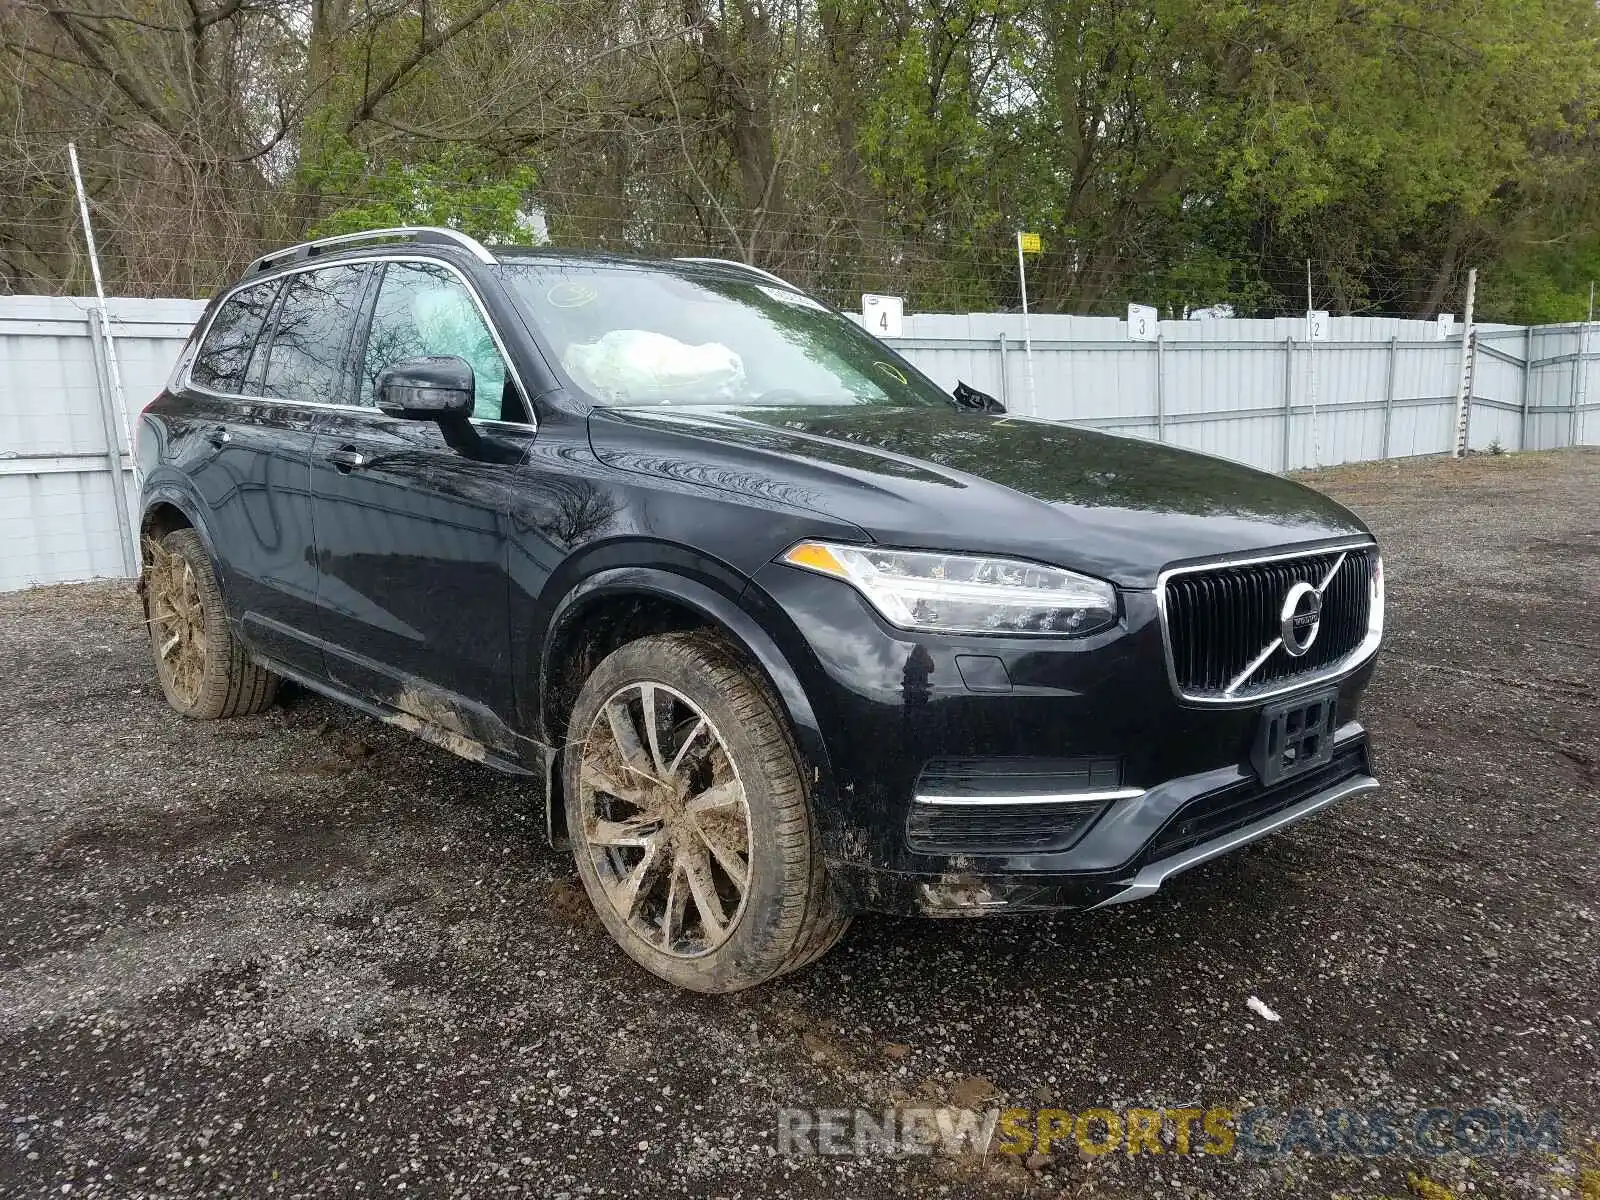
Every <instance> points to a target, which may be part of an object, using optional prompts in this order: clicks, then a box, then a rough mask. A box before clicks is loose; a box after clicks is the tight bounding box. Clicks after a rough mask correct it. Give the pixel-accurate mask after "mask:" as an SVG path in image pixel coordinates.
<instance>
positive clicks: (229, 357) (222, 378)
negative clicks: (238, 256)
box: [189, 280, 278, 395]
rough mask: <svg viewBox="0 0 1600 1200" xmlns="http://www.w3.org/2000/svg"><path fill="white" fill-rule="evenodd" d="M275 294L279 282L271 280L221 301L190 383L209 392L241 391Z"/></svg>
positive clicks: (234, 392)
mask: <svg viewBox="0 0 1600 1200" xmlns="http://www.w3.org/2000/svg"><path fill="white" fill-rule="evenodd" d="M277 292H278V281H277V280H272V281H270V282H267V283H258V284H256V285H255V286H253V287H247V288H245V289H244V290H242V291H239V292H235V293H234V294H233V295H232V296H230V297H228V299H226V300H224V301H223V302H222V307H221V308H219V309H218V310H217V315H216V317H215V318H213V320H212V322H211V326H210V328H209V329H207V330H206V337H205V341H203V342H201V343H200V352H199V353H198V354H196V355H195V359H194V366H193V367H192V368H191V369H190V371H189V380H190V382H191V383H193V384H194V385H195V386H197V387H203V388H205V389H207V390H208V391H212V392H226V393H229V394H233V395H238V394H241V393H242V392H243V391H244V379H245V372H246V370H247V369H248V368H249V366H250V355H251V352H252V351H253V350H254V349H255V347H256V342H257V340H258V339H259V337H260V334H261V326H262V323H263V322H264V321H265V320H266V317H267V312H268V311H269V310H270V309H271V308H272V300H273V297H274V296H276V295H277Z"/></svg>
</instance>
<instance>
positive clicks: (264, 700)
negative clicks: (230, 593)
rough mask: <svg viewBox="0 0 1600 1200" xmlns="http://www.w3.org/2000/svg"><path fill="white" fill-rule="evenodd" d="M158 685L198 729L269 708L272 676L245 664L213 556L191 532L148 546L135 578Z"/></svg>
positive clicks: (274, 687) (147, 541) (274, 683)
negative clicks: (197, 723) (205, 723)
mask: <svg viewBox="0 0 1600 1200" xmlns="http://www.w3.org/2000/svg"><path fill="white" fill-rule="evenodd" d="M139 590H140V592H141V593H142V594H143V596H144V615H145V624H146V627H147V628H148V629H149V630H150V652H151V654H152V656H153V657H154V659H155V667H156V679H157V680H158V681H159V682H160V684H161V691H162V693H163V694H164V695H165V696H166V698H167V703H168V704H170V705H171V706H172V707H173V709H175V710H176V711H177V712H179V713H182V714H183V715H184V716H186V717H193V718H194V719H195V720H198V721H215V720H217V719H218V718H220V717H245V716H249V715H250V714H252V713H258V712H260V711H261V710H262V709H264V708H266V707H267V706H268V705H270V704H271V703H272V700H273V697H274V696H276V695H277V692H278V676H276V675H274V674H273V673H272V672H271V671H269V670H267V669H266V668H265V667H263V666H259V665H257V664H256V663H254V662H252V661H251V660H250V657H249V655H248V654H247V653H246V652H245V648H244V645H243V644H242V643H241V642H240V641H239V639H238V638H236V637H235V636H234V634H233V629H232V627H231V626H230V625H229V624H228V612H227V609H226V608H225V607H224V606H223V603H222V589H221V588H219V587H218V586H217V576H216V573H215V572H214V571H213V570H212V569H211V556H210V555H209V554H207V553H206V548H205V544H204V543H203V542H201V540H200V535H199V534H197V533H196V532H195V531H194V530H193V529H175V530H173V531H172V532H171V533H169V534H167V535H166V537H164V538H162V539H161V540H160V541H156V540H155V539H154V538H146V539H145V543H144V570H143V572H142V574H141V576H140V589H139Z"/></svg>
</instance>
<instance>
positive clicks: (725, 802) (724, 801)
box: [683, 779, 744, 815]
mask: <svg viewBox="0 0 1600 1200" xmlns="http://www.w3.org/2000/svg"><path fill="white" fill-rule="evenodd" d="M743 801H744V784H742V783H740V782H739V781H738V780H737V779H725V780H723V781H722V782H721V783H717V784H713V785H712V786H711V787H708V788H707V789H706V790H705V791H703V792H701V793H700V794H699V795H698V796H694V797H692V798H691V799H690V800H689V801H688V802H687V803H686V804H684V806H683V810H684V811H685V812H687V813H690V814H691V815H699V814H700V813H703V812H709V811H710V810H711V809H714V808H727V807H728V806H729V805H731V804H740V803H742V802H743Z"/></svg>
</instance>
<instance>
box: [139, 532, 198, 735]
mask: <svg viewBox="0 0 1600 1200" xmlns="http://www.w3.org/2000/svg"><path fill="white" fill-rule="evenodd" d="M144 550H145V585H144V586H145V603H146V605H147V606H148V607H149V611H150V642H151V645H152V646H153V647H154V649H155V657H156V671H157V673H158V674H160V676H161V682H162V684H163V685H164V686H165V687H166V689H167V691H168V692H170V693H171V694H172V695H173V696H174V697H175V698H176V699H177V700H179V701H180V702H181V703H182V704H183V705H184V706H185V707H189V708H192V707H194V704H195V701H197V700H198V699H199V698H200V689H201V687H202V686H204V684H205V677H206V610H205V605H204V604H202V603H201V600H200V583H199V581H198V580H197V579H196V578H195V574H194V568H193V567H192V566H191V565H190V564H189V560H188V559H186V558H184V557H183V556H182V555H181V554H174V553H172V552H171V551H169V550H168V549H167V548H166V547H165V546H164V545H162V544H161V543H160V542H156V541H153V540H150V541H146V542H145V547H144Z"/></svg>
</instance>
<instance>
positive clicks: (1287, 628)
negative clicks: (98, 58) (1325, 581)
mask: <svg viewBox="0 0 1600 1200" xmlns="http://www.w3.org/2000/svg"><path fill="white" fill-rule="evenodd" d="M1321 626H1322V593H1321V592H1319V591H1317V589H1316V588H1315V587H1313V586H1312V585H1311V584H1309V583H1297V584H1295V585H1294V586H1293V587H1292V588H1290V589H1289V593H1288V595H1286V596H1284V598H1283V611H1282V613H1280V614H1279V623H1278V632H1279V636H1281V637H1282V638H1283V649H1284V651H1285V652H1286V653H1287V654H1288V655H1289V657H1290V658H1299V657H1300V656H1301V655H1302V654H1304V653H1305V652H1306V651H1307V650H1309V649H1311V643H1313V642H1315V641H1316V640H1317V630H1318V629H1319V628H1321Z"/></svg>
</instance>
